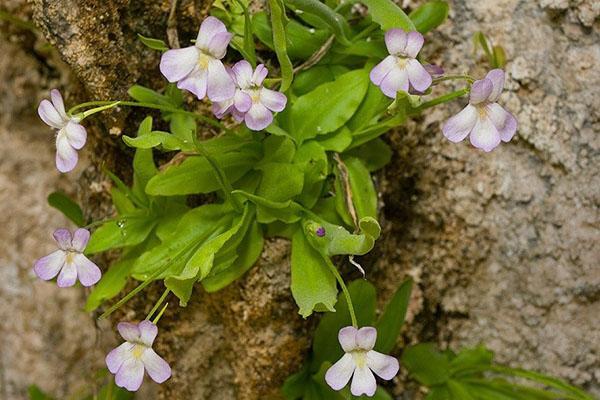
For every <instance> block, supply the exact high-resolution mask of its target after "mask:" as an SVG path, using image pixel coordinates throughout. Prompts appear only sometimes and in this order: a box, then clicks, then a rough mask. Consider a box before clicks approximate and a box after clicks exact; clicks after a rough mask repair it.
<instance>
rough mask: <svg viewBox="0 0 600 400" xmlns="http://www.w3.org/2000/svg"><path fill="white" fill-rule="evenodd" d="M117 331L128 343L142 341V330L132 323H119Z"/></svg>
mask: <svg viewBox="0 0 600 400" xmlns="http://www.w3.org/2000/svg"><path fill="white" fill-rule="evenodd" d="M117 330H118V331H119V334H120V335H121V337H122V338H123V339H125V340H127V341H128V342H136V341H138V340H139V339H140V329H139V328H138V326H137V325H136V324H132V323H131V322H119V323H118V324H117Z"/></svg>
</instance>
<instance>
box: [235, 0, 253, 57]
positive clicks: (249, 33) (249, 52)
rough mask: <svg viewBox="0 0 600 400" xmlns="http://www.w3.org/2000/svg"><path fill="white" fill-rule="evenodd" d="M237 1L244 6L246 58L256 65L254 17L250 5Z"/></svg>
mask: <svg viewBox="0 0 600 400" xmlns="http://www.w3.org/2000/svg"><path fill="white" fill-rule="evenodd" d="M236 3H237V4H238V5H239V6H240V7H241V8H242V10H243V13H244V47H243V49H244V58H245V59H246V60H248V61H249V62H250V64H252V66H253V67H255V66H256V51H255V48H254V47H255V46H254V29H253V27H252V18H251V17H250V12H249V11H248V5H247V4H244V3H243V2H242V1H240V0H236Z"/></svg>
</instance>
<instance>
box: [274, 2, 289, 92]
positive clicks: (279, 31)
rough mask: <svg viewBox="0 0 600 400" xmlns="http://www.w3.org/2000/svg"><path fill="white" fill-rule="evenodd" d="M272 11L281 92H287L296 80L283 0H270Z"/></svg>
mask: <svg viewBox="0 0 600 400" xmlns="http://www.w3.org/2000/svg"><path fill="white" fill-rule="evenodd" d="M268 1H269V8H270V9H271V28H272V31H273V47H274V50H275V54H276V55H277V60H278V61H279V69H280V70H281V87H280V90H281V91H282V92H285V91H286V90H288V88H289V87H290V86H291V84H292V81H293V80H294V66H293V65H292V62H291V61H290V58H289V57H288V54H287V43H286V34H285V23H284V19H285V10H284V6H283V2H282V1H281V0H268Z"/></svg>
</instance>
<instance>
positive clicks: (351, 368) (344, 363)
mask: <svg viewBox="0 0 600 400" xmlns="http://www.w3.org/2000/svg"><path fill="white" fill-rule="evenodd" d="M338 340H339V341H340V344H341V345H342V349H344V351H345V352H346V354H344V355H343V356H342V358H340V359H339V361H338V362H336V363H335V364H333V365H332V366H331V367H330V368H329V369H328V370H327V373H326V374H325V381H326V382H327V384H328V385H329V386H331V388H333V389H334V390H341V389H343V388H344V387H345V386H346V385H347V384H348V382H349V381H350V378H352V384H351V385H350V391H351V392H352V394H353V395H354V396H361V395H363V394H366V395H367V396H373V395H374V394H375V391H376V390H377V382H376V381H375V376H374V375H373V372H374V373H375V374H377V376H379V377H380V378H382V379H385V380H390V379H392V378H393V377H394V376H396V374H397V373H398V370H399V369H400V365H399V363H398V360H397V359H395V358H394V357H392V356H388V355H385V354H381V353H379V352H377V351H375V350H373V347H375V341H376V340H377V330H376V329H375V328H373V327H370V326H365V327H363V328H360V329H356V328H354V327H352V326H347V327H345V328H342V329H340V332H339V334H338ZM353 376H354V377H353Z"/></svg>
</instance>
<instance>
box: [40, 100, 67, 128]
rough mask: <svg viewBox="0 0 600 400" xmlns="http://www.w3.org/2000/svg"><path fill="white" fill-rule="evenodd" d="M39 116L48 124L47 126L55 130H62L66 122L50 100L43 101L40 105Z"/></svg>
mask: <svg viewBox="0 0 600 400" xmlns="http://www.w3.org/2000/svg"><path fill="white" fill-rule="evenodd" d="M38 115H39V116H40V118H41V119H42V121H44V122H45V123H46V125H50V126H51V127H53V128H56V129H60V128H62V127H63V126H64V125H65V123H66V121H65V120H63V119H62V117H61V116H60V114H59V113H58V111H57V110H56V108H54V105H52V103H50V101H49V100H46V99H44V100H42V101H41V102H40V105H39V106H38Z"/></svg>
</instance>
